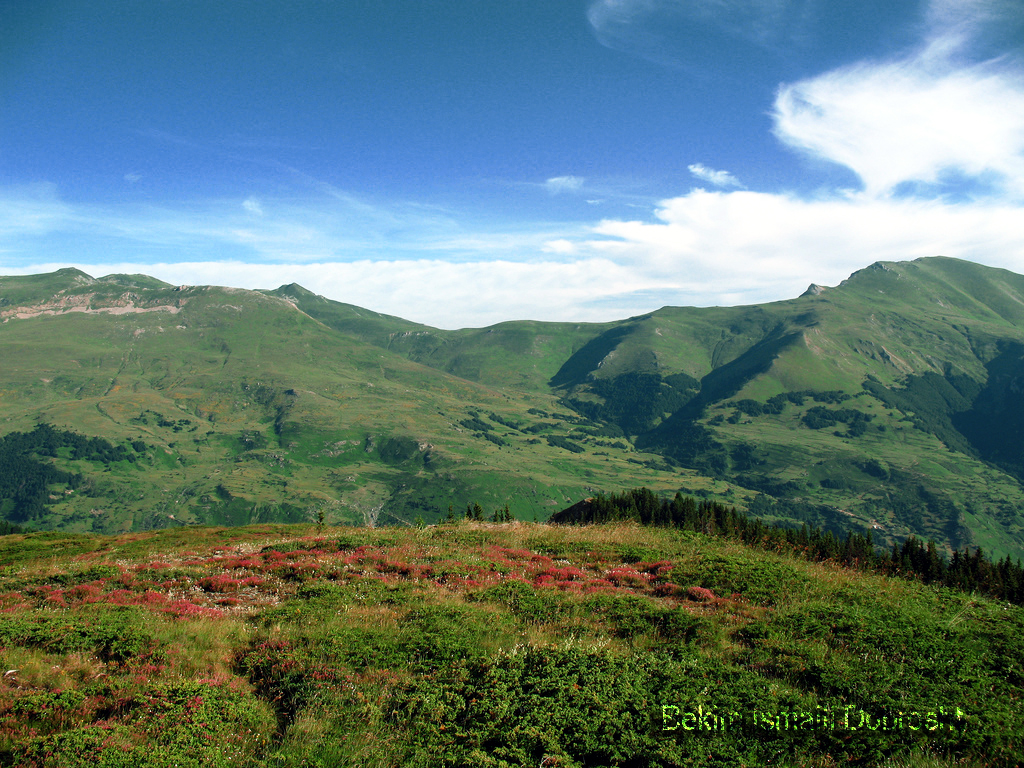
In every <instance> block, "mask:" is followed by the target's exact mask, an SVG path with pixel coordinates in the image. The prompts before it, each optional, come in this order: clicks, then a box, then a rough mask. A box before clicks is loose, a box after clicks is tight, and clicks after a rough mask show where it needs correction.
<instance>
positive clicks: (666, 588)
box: [654, 581, 682, 597]
mask: <svg viewBox="0 0 1024 768" xmlns="http://www.w3.org/2000/svg"><path fill="white" fill-rule="evenodd" d="M681 592H682V588H681V587H680V586H679V585H678V584H673V583H672V582H671V581H663V582H662V583H661V584H658V585H657V586H656V587H655V588H654V594H656V595H657V596H658V597H672V596H673V595H678V594H680V593H681Z"/></svg>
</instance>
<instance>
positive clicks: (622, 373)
mask: <svg viewBox="0 0 1024 768" xmlns="http://www.w3.org/2000/svg"><path fill="white" fill-rule="evenodd" d="M0 320H2V322H0V351H2V358H0V527H2V528H3V533H4V535H3V536H2V537H0V607H2V611H3V618H2V619H0V657H2V659H3V662H2V663H3V665H4V669H3V670H0V672H2V673H5V674H4V675H3V683H2V684H0V765H11V766H86V765H101V766H154V767H156V766H170V765H179V766H183V765H189V766H192V765H195V766H200V765H202V766H208V765H214V766H267V767H269V766H314V765H315V766H493V767H495V768H498V767H502V768H509V767H511V766H524V767H525V766H537V765H541V766H548V767H552V766H562V767H564V768H581V767H583V766H586V767H587V768H598V767H601V766H623V767H625V766H630V767H637V768H639V767H640V766H732V765H751V766H754V765H791V766H797V765H801V766H803V765H807V766H821V767H823V768H824V767H826V766H839V765H847V764H853V765H886V766H894V767H895V766H953V765H968V766H982V765H1019V764H1021V762H1022V761H1024V745H1022V743H1021V734H1022V733H1024V705H1022V693H1024V670H1022V666H1021V664H1022V661H1021V660H1022V659H1024V609H1022V607H1021V605H1022V604H1024V571H1022V568H1021V565H1020V558H1021V556H1022V555H1024V485H1022V484H1024V442H1022V441H1021V439H1020V436H1021V434H1024V277H1022V276H1020V275H1017V274H1014V273H1012V272H1008V271H1005V270H1001V269H995V268H991V267H985V266H981V265H978V264H975V263H972V262H967V261H961V260H957V259H952V258H942V257H933V258H922V259H917V260H915V261H905V262H877V263H874V264H872V265H870V266H868V267H866V268H864V269H861V270H860V271H858V272H855V273H854V274H852V275H851V276H850V277H849V278H848V279H846V280H844V281H843V282H842V283H841V284H839V285H837V286H834V287H823V286H817V285H811V286H810V287H809V288H808V289H807V291H806V292H805V293H804V294H803V295H801V296H799V297H797V298H793V299H789V300H786V301H777V302H772V303H765V304H758V305H750V306H736V307H709V308H694V307H663V308H662V309H659V310H656V311H653V312H650V313H647V314H643V315H639V316H635V317H630V318H628V319H625V320H620V321H615V322H605V323H571V322H539V321H536V322H535V321H515V322H503V323H499V324H496V325H491V326H488V327H482V328H466V329H460V330H442V329H438V328H434V327H430V326H426V325H421V324H418V323H414V322H411V321H407V320H404V319H401V318H399V317H394V316H390V315H385V314H380V313H378V312H374V311H372V310H370V309H365V308H361V307H357V306H353V305H350V304H343V303H339V302H336V301H332V300H329V299H326V298H324V297H322V296H319V295H317V294H315V293H313V292H311V291H308V290H306V289H305V288H303V287H302V286H300V285H298V284H294V283H293V284H289V285H284V286H281V287H280V288H277V289H274V290H243V289H238V288H224V287H216V286H194V285H170V284H167V283H164V282H162V281H160V280H157V279H155V278H152V277H148V276H145V275H135V274H133V275H125V274H114V275H107V276H105V277H98V278H94V277H92V276H89V275H87V274H85V273H84V272H82V271H79V270H77V269H71V268H67V269H60V270H59V271H56V272H53V273H49V274H40V275H31V276H16V277H0Z"/></svg>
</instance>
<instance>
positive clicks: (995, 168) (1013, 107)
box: [774, 0, 1024, 199]
mask: <svg viewBox="0 0 1024 768" xmlns="http://www.w3.org/2000/svg"><path fill="white" fill-rule="evenodd" d="M1021 17H1022V12H1021V7H1020V4H1019V3H1017V4H1010V3H1006V2H1001V1H1000V0H933V2H931V3H930V4H929V6H928V9H927V13H926V29H927V32H928V36H927V37H926V38H925V39H924V40H922V42H921V45H920V47H919V48H918V49H917V50H916V51H914V52H912V53H910V54H907V55H904V56H902V57H900V58H897V59H893V60H889V61H868V62H860V63H857V64H854V65H851V66H848V67H843V68H841V69H836V70H833V71H830V72H826V73H824V74H821V75H818V76H816V77H812V78H809V79H806V80H803V81H800V82H797V83H791V84H788V85H784V86H782V87H781V88H780V89H779V92H778V94H777V96H776V100H775V109H774V119H775V134H776V136H777V137H778V138H779V139H780V140H782V141H783V142H785V143H786V144H789V145H790V146H792V147H794V148H796V149H798V150H800V151H803V152H806V153H808V154H810V155H812V156H815V157H818V158H821V159H824V160H828V161H831V162H834V163H839V164H841V165H844V166H846V167H848V168H850V169H851V170H853V171H854V172H855V173H856V174H857V175H858V176H860V178H861V180H862V181H863V183H864V188H865V190H866V191H867V192H868V193H869V194H872V195H886V194H891V193H892V192H893V191H894V190H896V188H897V187H899V186H900V185H901V184H903V185H907V184H918V185H920V184H924V185H931V187H932V190H933V191H940V192H941V191H943V186H944V185H945V184H947V182H949V181H951V180H953V181H955V182H956V183H957V184H958V185H959V186H960V187H961V188H963V187H967V188H970V187H971V186H972V184H973V186H975V187H978V186H981V187H982V188H983V189H984V191H985V192H986V193H987V194H993V193H994V194H1007V195H1011V196H1013V197H1015V198H1017V199H1021V198H1024V72H1022V71H1021V70H1020V68H1019V67H1016V66H1015V64H1014V61H1013V60H1012V59H1011V58H1008V57H1005V56H1004V57H999V58H995V59H989V60H982V61H975V62H971V61H970V59H971V57H972V56H974V55H975V51H976V49H979V48H978V37H979V34H980V30H983V29H984V30H991V29H992V27H993V25H994V24H997V23H998V22H1003V23H1004V24H1005V25H1007V26H1010V27H1014V26H1019V25H1020V23H1021ZM1017 44H1018V45H1019V44H1020V41H1017ZM979 50H980V49H979Z"/></svg>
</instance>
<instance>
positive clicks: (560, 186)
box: [544, 176, 583, 195]
mask: <svg viewBox="0 0 1024 768" xmlns="http://www.w3.org/2000/svg"><path fill="white" fill-rule="evenodd" d="M544 186H545V187H547V190H548V192H551V193H552V194H555V195H557V194H559V193H561V192H578V191H579V190H580V189H582V188H583V179H582V178H580V177H579V176H554V177H552V178H550V179H548V180H547V181H545V182H544Z"/></svg>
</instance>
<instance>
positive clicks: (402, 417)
mask: <svg viewBox="0 0 1024 768" xmlns="http://www.w3.org/2000/svg"><path fill="white" fill-rule="evenodd" d="M0 315H2V316H3V317H4V318H5V319H6V322H5V323H4V324H3V325H2V326H0V344H3V348H4V349H5V350H9V351H10V353H11V354H13V355H15V358H14V359H16V360H18V364H17V365H16V366H13V367H10V368H6V369H4V370H3V371H0V387H2V388H3V396H2V398H0V418H3V419H5V420H6V421H5V422H4V424H6V427H5V429H6V430H8V431H16V430H20V431H28V430H29V429H31V427H32V426H33V425H34V424H35V423H37V422H40V421H45V422H47V423H52V424H55V425H58V426H68V427H73V428H74V429H76V430H77V431H79V432H81V433H82V434H85V435H90V436H92V435H96V436H104V437H108V438H109V439H112V440H115V441H117V440H120V441H122V442H121V444H127V443H126V442H125V441H133V440H141V441H142V442H144V443H145V444H146V446H147V449H146V452H145V458H146V461H148V462H150V465H151V470H152V472H157V470H158V468H159V471H161V472H165V473H167V474H166V475H165V476H164V477H165V479H164V480H161V481H156V480H153V481H152V482H151V483H150V484H151V485H152V488H153V489H158V490H149V491H143V490H140V491H139V492H138V494H137V497H138V498H136V499H135V502H138V503H137V504H135V506H136V507H138V506H142V505H143V503H145V505H147V509H148V510H150V511H149V512H147V513H145V514H142V515H141V517H140V513H137V512H131V513H129V510H130V509H131V508H132V506H133V504H134V502H132V503H129V502H130V501H131V500H129V499H125V500H123V504H122V507H120V509H122V512H120V513H119V514H120V515H121V517H120V518H118V519H119V520H120V522H118V523H117V524H116V526H115V527H113V528H103V527H102V525H101V524H100V523H99V520H100V519H102V518H103V515H93V516H92V517H91V518H82V517H81V516H82V515H83V514H85V515H92V514H93V513H92V512H90V510H91V509H93V508H94V507H93V506H89V505H87V504H84V503H83V504H82V505H81V507H82V508H81V509H78V508H75V513H74V514H77V515H79V517H75V518H74V521H73V522H72V519H71V518H70V517H67V515H65V518H61V519H57V518H54V519H53V520H50V521H48V522H47V523H46V524H47V525H58V526H64V527H69V526H70V527H75V528H79V529H83V530H86V529H90V528H96V527H97V526H100V527H99V529H102V530H121V529H122V528H123V527H127V528H132V527H140V526H141V527H150V526H154V525H160V524H167V522H168V520H169V519H170V518H169V515H172V514H173V515H175V519H176V520H177V519H179V518H180V517H181V515H179V514H178V513H177V512H175V509H176V508H177V507H178V506H181V505H184V507H185V509H187V510H189V512H188V514H187V515H185V518H186V519H188V520H210V521H213V522H221V521H224V522H232V523H237V522H249V521H250V520H252V519H295V518H296V517H297V516H302V515H307V516H308V515H311V514H315V513H316V510H317V509H318V508H326V509H328V512H329V515H331V516H333V517H332V519H334V518H336V519H351V520H355V521H364V520H369V519H378V520H379V521H382V522H383V521H385V520H398V521H406V522H412V521H413V520H415V519H416V517H417V516H420V517H422V518H423V519H424V520H426V521H430V520H434V519H437V517H438V516H439V515H444V514H446V513H447V509H448V506H449V504H451V505H452V506H453V507H454V509H455V510H457V511H458V510H460V509H462V508H463V507H464V506H465V504H466V503H467V502H473V501H478V502H479V503H481V504H482V505H483V506H484V507H485V508H486V509H487V511H488V512H490V510H491V509H492V508H495V507H501V506H503V505H504V504H505V503H506V502H508V503H509V504H510V505H511V506H512V509H513V511H514V512H516V513H517V514H518V515H520V516H521V517H527V518H531V517H532V516H534V515H540V516H544V515H546V512H547V511H548V510H550V509H552V508H554V507H556V506H558V505H559V504H561V503H562V502H563V501H565V500H566V499H567V498H568V499H571V500H575V499H576V498H577V497H578V496H580V495H585V494H587V493H591V492H592V491H593V490H606V491H613V490H616V489H621V488H625V487H633V486H636V485H641V484H648V485H650V486H651V487H654V488H656V489H660V490H665V491H675V490H679V489H681V490H683V492H684V493H694V492H700V493H707V494H710V495H713V496H715V497H716V498H719V499H721V500H722V501H725V502H727V503H732V504H736V505H737V506H739V507H741V508H745V509H747V510H748V511H750V512H752V513H753V514H756V515H760V516H764V517H767V518H770V519H776V520H789V521H792V522H793V523H795V524H800V523H801V522H804V521H806V522H812V523H815V524H817V525H821V526H824V527H825V528H829V529H832V530H834V531H836V532H841V531H844V530H850V529H855V530H860V531H866V530H871V531H872V532H873V535H874V536H875V538H876V541H878V542H879V543H881V544H883V545H885V546H889V545H891V544H892V543H894V542H899V541H902V539H904V538H905V537H906V536H908V535H910V534H916V535H918V536H919V537H922V538H924V539H926V540H927V539H929V538H931V539H934V540H935V541H936V542H937V543H938V544H939V545H940V547H941V548H944V549H946V551H947V552H949V551H950V550H952V549H953V548H957V549H960V548H963V547H964V546H966V545H972V546H982V547H984V548H985V549H986V551H989V552H990V553H991V554H993V555H995V556H1002V555H1004V554H1012V555H1014V556H1022V555H1024V516H1022V515H1021V512H1020V510H1021V509H1022V508H1024V491H1022V488H1021V479H1022V478H1024V448H1022V446H1024V444H1022V443H1021V441H1019V439H1018V435H1019V434H1021V431H1022V429H1024V416H1022V415H1021V414H1022V413H1024V408H1022V407H1021V406H1024V402H1022V398H1024V396H1022V395H1021V394H1020V393H1021V392H1024V277H1021V276H1020V275H1015V274H1013V273H1010V272H1006V271H1005V270H998V269H991V268H988V267H983V266H980V265H977V264H973V263H968V262H962V261H957V260H954V259H945V258H933V259H920V260H918V261H914V262H901V263H884V264H883V263H878V264H874V265H872V266H870V267H868V268H866V269H863V270H860V271H859V272H857V273H855V274H854V275H852V276H851V277H850V278H849V279H847V280H845V281H844V282H843V283H842V284H840V285H839V286H836V287H834V288H820V287H817V286H812V288H811V289H809V290H808V291H807V292H806V293H805V294H804V295H803V296H800V297H798V298H795V299H791V300H787V301H780V302H773V303H769V304H763V305H757V306H747V307H713V308H693V307H665V308H662V309H659V310H657V311H655V312H651V313H649V314H646V315H641V316H638V317H633V318H629V319H626V320H622V321H618V322H611V323H600V324H576V323H541V322H531V321H522V322H509V323H500V324H498V325H495V326H491V327H488V328H471V329H461V330H455V331H445V330H440V329H436V328H431V327H429V326H424V325H420V324H417V323H411V322H409V321H406V320H403V319H401V318H397V317H392V316H388V315H383V314H380V313H376V312H372V311H370V310H366V309H362V308H359V307H354V306H351V305H346V304H340V303H338V302H333V301H330V300H328V299H325V298H323V297H320V296H317V295H316V294H314V293H312V292H310V291H308V290H306V289H304V288H302V287H301V286H297V285H294V284H292V285H287V286H282V287H281V288H278V289H276V290H273V291H264V292H249V291H232V290H229V289H215V288H199V287H194V288H190V287H178V288H174V287H171V286H167V285H164V284H161V283H159V281H151V279H149V278H144V277H140V276H111V277H107V278H101V279H99V280H94V279H93V278H90V277H89V276H87V275H84V274H83V273H80V272H77V271H75V270H61V271H59V272H57V273H54V274H52V275H43V276H33V277H26V278H0ZM147 411H148V412H151V413H152V414H157V416H150V415H147ZM133 419H134V420H135V421H132V420H133ZM181 419H185V421H184V422H181V423H180V424H179V421H180V420H181ZM145 420H148V421H150V422H152V423H146V422H145ZM161 423H166V424H171V425H172V426H170V427H167V426H160V424H161ZM174 426H178V427H179V430H192V429H193V428H194V430H195V431H194V433H193V432H189V433H188V434H187V435H182V434H180V432H174V431H173V430H174ZM207 432H208V433H210V434H209V435H208V436H207V437H205V438H204V437H201V435H205V434H206V433H207ZM172 443H173V445H172ZM157 448H158V450H157ZM168 457H170V458H168ZM57 461H58V463H60V457H57ZM143 463H144V462H143ZM143 463H138V462H137V463H136V465H135V467H136V468H135V469H134V470H132V471H135V472H137V473H138V472H141V471H142V470H141V469H140V468H141V467H142V466H143ZM80 464H81V462H80ZM68 468H69V467H65V469H68ZM86 469H87V467H84V465H82V469H81V471H82V472H85V471H86ZM93 469H94V470H96V472H99V473H100V479H102V475H103V474H108V473H106V472H105V470H104V469H102V468H100V469H96V468H95V467H94V468H93ZM90 471H92V470H90ZM111 471H115V470H113V469H112V470H111ZM118 471H120V470H118ZM124 471H125V472H127V471H128V470H124ZM215 471H216V472H217V473H218V474H216V475H215V474H214V472H215ZM94 474H95V472H94ZM158 476H159V475H158V474H153V475H152V477H154V478H155V477H158ZM96 482H99V483H100V485H101V486H102V482H100V481H99V480H97V481H96ZM140 482H141V481H140ZM147 482H150V481H148V480H147ZM163 488H167V489H168V490H167V491H166V492H164V490H163ZM65 490H66V489H65ZM76 493H77V491H76ZM146 494H149V495H146ZM54 495H59V494H54ZM66 496H68V498H70V497H71V496H74V494H70V495H67V494H66ZM68 498H65V499H63V500H62V501H60V502H57V501H56V500H54V504H53V505H52V507H53V509H54V510H56V509H57V508H70V507H73V506H74V505H73V504H71V502H70V501H69V500H68ZM204 499H205V501H204ZM69 505H70V507H69ZM87 506H88V509H85V508H86V507H87ZM104 509H105V507H104ZM156 509H159V510H161V511H160V512H153V511H152V510H156ZM228 509H231V510H235V511H234V512H231V513H230V514H229V513H228V512H227V511H226V510H228ZM83 510H84V511H83ZM54 514H56V512H55V513H54ZM68 514H71V513H68ZM146 515H149V517H146ZM161 515H162V517H161ZM219 515H227V516H226V517H219ZM254 516H255V518H254ZM261 516H262V517H261ZM129 518H130V519H129ZM12 519H13V518H12ZM14 522H20V521H18V520H16V519H14ZM26 522H28V521H26ZM117 526H121V527H117Z"/></svg>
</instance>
